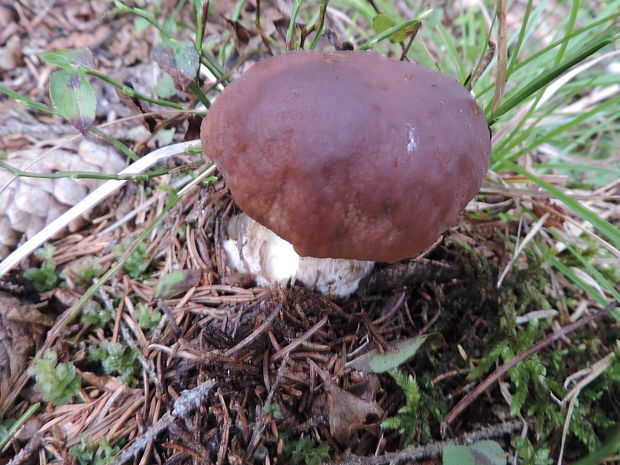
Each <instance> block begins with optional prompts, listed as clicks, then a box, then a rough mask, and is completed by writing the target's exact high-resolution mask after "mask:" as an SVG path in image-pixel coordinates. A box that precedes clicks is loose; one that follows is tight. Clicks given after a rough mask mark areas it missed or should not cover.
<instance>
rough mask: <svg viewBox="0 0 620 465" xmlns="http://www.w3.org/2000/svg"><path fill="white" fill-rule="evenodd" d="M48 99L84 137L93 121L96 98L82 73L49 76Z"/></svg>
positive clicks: (68, 72)
mask: <svg viewBox="0 0 620 465" xmlns="http://www.w3.org/2000/svg"><path fill="white" fill-rule="evenodd" d="M50 98H51V99H52V103H53V104H54V106H55V107H56V109H57V110H58V112H59V113H60V114H61V115H62V116H64V117H65V118H67V119H68V120H69V121H70V122H71V124H72V125H73V126H74V127H75V128H76V129H77V130H78V131H80V132H81V133H82V134H83V135H86V133H87V132H88V130H89V129H90V127H91V126H92V124H93V121H94V120H95V110H96V109H97V96H96V95H95V90H94V89H93V86H91V85H90V82H88V79H86V76H85V75H84V73H83V72H82V71H81V70H77V71H65V70H61V71H54V72H53V73H52V75H51V76H50Z"/></svg>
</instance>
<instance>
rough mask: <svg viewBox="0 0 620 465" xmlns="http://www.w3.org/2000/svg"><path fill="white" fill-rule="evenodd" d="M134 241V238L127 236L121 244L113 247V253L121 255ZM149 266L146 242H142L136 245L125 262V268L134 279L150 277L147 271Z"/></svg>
mask: <svg viewBox="0 0 620 465" xmlns="http://www.w3.org/2000/svg"><path fill="white" fill-rule="evenodd" d="M132 242H133V240H132V239H130V238H125V239H124V240H123V241H122V242H121V243H120V244H118V245H115V246H114V247H112V253H113V254H114V255H116V256H117V257H120V256H121V255H123V252H125V250H126V249H127V247H129V246H130V245H131V243H132ZM148 267H149V258H148V256H147V247H146V244H145V243H144V242H141V243H140V244H138V246H137V247H136V250H134V251H133V252H132V254H131V255H129V257H128V258H127V260H126V261H125V263H123V270H125V272H126V273H127V274H128V275H129V276H130V277H132V278H133V279H138V280H144V279H146V278H147V277H148V275H147V274H146V273H145V272H146V269H147V268H148Z"/></svg>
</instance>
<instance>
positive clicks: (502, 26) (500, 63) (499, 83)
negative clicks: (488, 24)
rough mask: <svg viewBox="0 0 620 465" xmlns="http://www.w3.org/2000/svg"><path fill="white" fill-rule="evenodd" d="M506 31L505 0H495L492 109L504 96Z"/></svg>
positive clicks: (506, 50) (506, 59)
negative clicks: (495, 69) (495, 66)
mask: <svg viewBox="0 0 620 465" xmlns="http://www.w3.org/2000/svg"><path fill="white" fill-rule="evenodd" d="M507 39H508V32H507V25H506V0H498V1H497V73H496V78H495V95H494V96H493V106H492V108H493V111H495V110H497V109H498V108H499V106H500V104H501V103H502V98H503V97H504V88H505V87H506V80H507V79H508V75H507V72H506V67H507V66H508V58H507V53H508V45H507V43H506V42H507Z"/></svg>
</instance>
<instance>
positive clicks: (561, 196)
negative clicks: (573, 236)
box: [506, 163, 620, 247]
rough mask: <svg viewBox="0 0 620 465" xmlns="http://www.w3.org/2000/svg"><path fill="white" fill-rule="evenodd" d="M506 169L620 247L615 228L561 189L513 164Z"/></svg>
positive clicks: (619, 232)
mask: <svg viewBox="0 0 620 465" xmlns="http://www.w3.org/2000/svg"><path fill="white" fill-rule="evenodd" d="M506 168H507V169H510V170H513V171H515V172H517V173H518V174H520V175H522V176H525V177H526V178H528V179H529V180H530V181H532V182H534V183H536V184H538V185H539V186H540V187H542V188H543V189H545V190H546V191H547V192H549V193H550V194H551V195H553V196H554V197H555V198H556V199H558V200H559V201H560V202H562V203H563V204H564V205H566V206H567V207H568V208H570V209H571V210H573V211H574V212H575V213H577V214H578V215H579V216H581V217H582V218H583V219H585V220H586V221H587V222H588V223H590V224H591V225H592V226H594V227H595V228H597V229H598V230H599V231H601V232H602V233H603V234H605V236H606V237H607V238H608V239H609V240H610V241H611V242H612V243H613V245H614V246H615V247H620V230H619V229H618V228H617V227H616V226H614V225H613V224H611V223H610V222H608V221H606V220H604V219H603V218H601V217H600V216H598V215H597V214H596V213H594V212H592V211H590V210H588V209H587V208H586V207H584V206H583V205H581V203H579V202H578V201H576V200H575V199H573V198H572V197H570V196H569V195H566V194H565V193H564V192H563V191H562V190H561V189H559V188H557V187H556V186H554V185H552V184H549V183H548V182H545V181H543V180H542V179H541V178H539V177H538V176H536V175H534V174H532V173H530V172H529V171H527V170H525V169H524V168H523V167H521V166H518V165H516V164H514V163H509V164H508V166H507V167H506Z"/></svg>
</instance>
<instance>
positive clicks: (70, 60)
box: [39, 47, 95, 71]
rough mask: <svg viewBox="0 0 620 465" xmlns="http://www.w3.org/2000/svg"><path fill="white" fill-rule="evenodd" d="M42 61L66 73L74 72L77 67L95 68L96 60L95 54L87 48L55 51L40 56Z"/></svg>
mask: <svg viewBox="0 0 620 465" xmlns="http://www.w3.org/2000/svg"><path fill="white" fill-rule="evenodd" d="M39 57H40V58H41V60H43V61H44V62H46V63H47V64H50V65H52V66H58V67H59V68H62V69H64V70H65V71H74V70H75V68H76V67H81V66H85V67H87V68H94V67H95V58H94V57H93V52H91V51H90V49H89V48H87V47H80V48H67V49H63V50H54V51H52V52H47V53H43V54H41V55H39Z"/></svg>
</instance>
